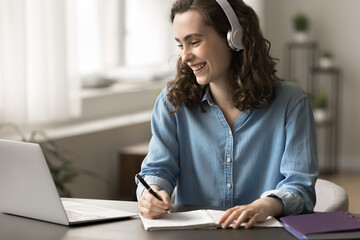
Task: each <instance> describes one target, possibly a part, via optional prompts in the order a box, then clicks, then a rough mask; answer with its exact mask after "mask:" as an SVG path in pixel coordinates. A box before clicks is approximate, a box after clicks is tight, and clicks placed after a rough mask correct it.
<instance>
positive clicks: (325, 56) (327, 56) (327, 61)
mask: <svg viewBox="0 0 360 240" xmlns="http://www.w3.org/2000/svg"><path fill="white" fill-rule="evenodd" d="M333 57H334V56H333V54H332V52H331V51H329V50H326V51H324V52H323V53H322V55H321V57H320V60H319V67H321V68H331V67H332V66H333Z"/></svg>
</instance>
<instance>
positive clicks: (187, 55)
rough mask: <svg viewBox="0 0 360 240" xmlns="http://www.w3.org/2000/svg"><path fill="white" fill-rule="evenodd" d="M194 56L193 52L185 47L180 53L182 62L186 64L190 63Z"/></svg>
mask: <svg viewBox="0 0 360 240" xmlns="http://www.w3.org/2000/svg"><path fill="white" fill-rule="evenodd" d="M193 56H194V55H193V53H192V52H191V50H190V49H189V48H185V47H184V49H183V50H182V51H181V53H180V57H181V60H182V62H184V63H186V62H189V61H190V60H191V59H192V57H193Z"/></svg>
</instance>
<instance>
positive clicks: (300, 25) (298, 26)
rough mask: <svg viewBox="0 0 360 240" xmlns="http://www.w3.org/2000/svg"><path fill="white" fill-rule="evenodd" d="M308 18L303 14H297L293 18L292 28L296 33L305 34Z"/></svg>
mask: <svg viewBox="0 0 360 240" xmlns="http://www.w3.org/2000/svg"><path fill="white" fill-rule="evenodd" d="M309 22H310V21H309V18H308V17H307V15H306V14H304V13H297V14H296V15H295V16H294V18H293V24H294V28H295V30H296V31H298V32H306V31H307V30H308V28H309Z"/></svg>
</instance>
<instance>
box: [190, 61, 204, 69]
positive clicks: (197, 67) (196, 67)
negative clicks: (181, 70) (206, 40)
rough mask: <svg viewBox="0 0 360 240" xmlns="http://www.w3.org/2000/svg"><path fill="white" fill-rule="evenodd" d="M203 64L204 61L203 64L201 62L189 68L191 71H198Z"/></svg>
mask: <svg viewBox="0 0 360 240" xmlns="http://www.w3.org/2000/svg"><path fill="white" fill-rule="evenodd" d="M204 66H205V63H204V64H201V65H197V66H194V67H192V68H191V69H192V70H193V71H198V70H200V69H202V68H203V67H204Z"/></svg>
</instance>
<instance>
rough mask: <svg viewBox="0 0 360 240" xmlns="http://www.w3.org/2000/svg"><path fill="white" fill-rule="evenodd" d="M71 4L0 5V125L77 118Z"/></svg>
mask: <svg viewBox="0 0 360 240" xmlns="http://www.w3.org/2000/svg"><path fill="white" fill-rule="evenodd" d="M74 2H75V1H72V0H64V1H56V0H0V122H13V123H17V124H33V123H48V122H54V121H61V120H65V119H69V118H72V117H75V116H78V115H79V114H80V104H81V101H80V98H79V91H80V87H81V84H80V80H79V76H78V74H77V66H76V64H77V56H76V52H77V51H76V39H75V36H76V34H74V31H75V30H76V29H75V24H74V18H75V12H74V11H75V8H74V7H73V4H74Z"/></svg>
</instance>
